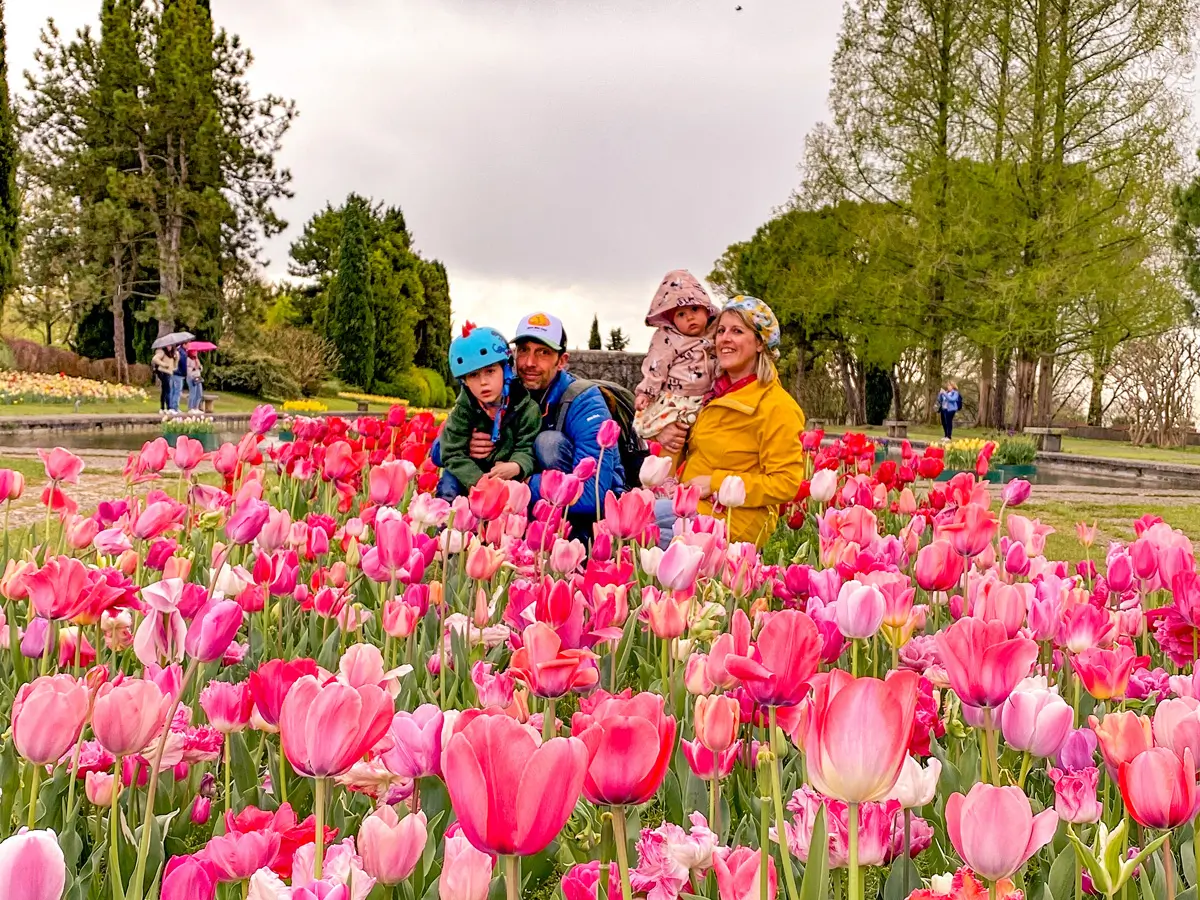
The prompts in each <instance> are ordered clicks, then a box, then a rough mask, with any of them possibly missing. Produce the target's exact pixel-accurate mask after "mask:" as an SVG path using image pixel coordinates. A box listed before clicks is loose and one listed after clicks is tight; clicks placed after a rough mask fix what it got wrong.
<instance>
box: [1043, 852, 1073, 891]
mask: <svg viewBox="0 0 1200 900" xmlns="http://www.w3.org/2000/svg"><path fill="white" fill-rule="evenodd" d="M1078 865H1079V859H1078V857H1076V855H1075V851H1074V850H1065V851H1063V852H1062V853H1060V854H1058V856H1057V857H1055V859H1054V863H1053V865H1051V866H1050V877H1049V879H1047V881H1046V887H1047V888H1049V890H1050V896H1051V897H1053V898H1054V900H1070V898H1072V897H1074V896H1075V869H1076V867H1077V866H1078Z"/></svg>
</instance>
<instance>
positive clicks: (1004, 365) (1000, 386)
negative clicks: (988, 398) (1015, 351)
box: [991, 347, 1012, 431]
mask: <svg viewBox="0 0 1200 900" xmlns="http://www.w3.org/2000/svg"><path fill="white" fill-rule="evenodd" d="M1011 362H1012V350H1011V349H1010V348H1008V347H1000V348H999V349H998V350H997V351H996V381H995V384H994V385H993V386H992V419H991V422H992V427H993V428H998V429H1000V430H1001V431H1003V430H1004V429H1005V427H1006V426H1007V425H1008V410H1007V408H1006V407H1007V405H1008V403H1007V401H1008V372H1009V366H1010V365H1011Z"/></svg>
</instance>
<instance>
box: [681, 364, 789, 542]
mask: <svg viewBox="0 0 1200 900" xmlns="http://www.w3.org/2000/svg"><path fill="white" fill-rule="evenodd" d="M802 431H804V412H803V411H802V410H801V409H800V406H799V404H797V403H796V401H795V400H794V399H793V398H792V396H791V394H789V393H788V392H787V391H786V390H784V388H783V386H782V385H781V384H780V383H779V379H775V380H774V381H772V382H771V383H770V384H768V385H765V386H764V385H763V383H762V382H761V381H756V382H754V383H753V384H749V385H746V386H745V387H743V388H739V389H738V390H735V391H731V392H730V393H728V394H725V395H724V396H723V397H718V398H716V399H714V400H712V401H710V402H709V404H708V405H707V406H705V407H704V409H702V410H701V411H700V415H699V417H698V418H697V419H696V424H695V426H694V427H693V428H692V432H691V434H690V435H689V436H688V442H687V450H686V456H685V463H684V469H683V475H682V480H684V481H686V480H688V479H690V478H695V477H697V476H699V475H708V476H710V477H711V478H712V493H713V496H712V498H710V500H711V499H715V498H716V494H717V491H719V490H720V489H721V482H722V481H724V480H725V477H726V476H728V475H740V476H741V478H742V481H744V482H745V483H746V505H745V506H742V507H739V508H737V509H735V510H733V532H732V535H731V540H734V541H752V542H754V543H755V544H757V545H758V546H759V547H762V545H763V544H765V543H766V542H767V539H768V538H770V536H771V534H772V533H773V532H774V531H775V525H776V522H777V520H778V518H779V515H778V507H779V505H780V504H781V503H787V502H788V501H790V500H792V499H793V498H794V497H795V496H796V491H798V490H799V489H800V483H801V482H802V481H803V480H804V450H803V448H802V447H801V446H800V433H801V432H802ZM710 500H702V501H701V502H700V512H701V513H704V514H705V515H711V514H712V503H711V502H710Z"/></svg>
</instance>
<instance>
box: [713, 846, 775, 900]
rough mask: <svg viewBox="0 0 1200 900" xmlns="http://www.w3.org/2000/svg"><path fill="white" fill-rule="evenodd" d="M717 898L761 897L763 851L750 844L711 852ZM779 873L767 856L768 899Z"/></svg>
mask: <svg viewBox="0 0 1200 900" xmlns="http://www.w3.org/2000/svg"><path fill="white" fill-rule="evenodd" d="M713 870H714V871H715V872H716V875H717V894H718V896H719V897H720V900H759V898H761V897H762V880H761V879H762V851H761V850H752V849H751V848H749V847H738V848H736V849H733V850H720V851H718V852H717V853H714V854H713ZM778 889H779V876H778V874H777V873H776V871H775V858H774V857H773V856H768V857H767V900H775V895H776V893H777V892H778Z"/></svg>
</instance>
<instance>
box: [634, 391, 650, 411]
mask: <svg viewBox="0 0 1200 900" xmlns="http://www.w3.org/2000/svg"><path fill="white" fill-rule="evenodd" d="M649 405H650V397H649V395H647V394H638V395H637V398H636V399H635V400H634V401H633V408H634V409H636V410H637V411H638V412H642V411H643V410H645V408H646V407H647V406H649Z"/></svg>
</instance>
